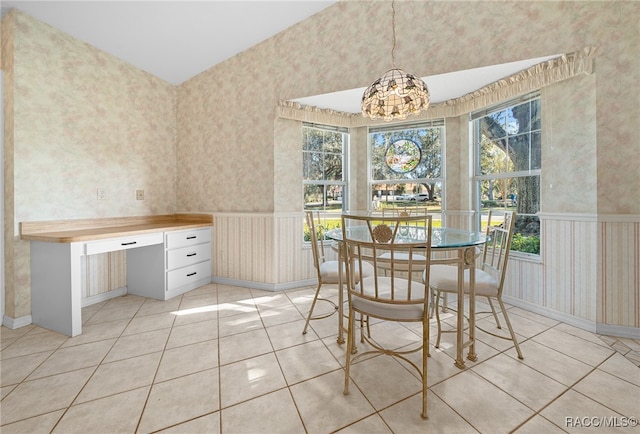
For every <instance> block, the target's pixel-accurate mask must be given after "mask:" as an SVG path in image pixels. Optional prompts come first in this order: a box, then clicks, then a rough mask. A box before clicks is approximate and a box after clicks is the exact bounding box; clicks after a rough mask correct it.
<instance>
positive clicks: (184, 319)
mask: <svg viewBox="0 0 640 434" xmlns="http://www.w3.org/2000/svg"><path fill="white" fill-rule="evenodd" d="M171 313H172V314H174V315H175V316H176V320H175V322H174V323H173V326H174V327H176V326H183V325H187V324H194V323H197V322H202V321H217V320H218V307H217V306H216V305H209V306H201V307H192V308H188V309H178V310H176V311H172V312H171Z"/></svg>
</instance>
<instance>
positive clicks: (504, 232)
mask: <svg viewBox="0 0 640 434" xmlns="http://www.w3.org/2000/svg"><path fill="white" fill-rule="evenodd" d="M496 217H497V216H496V215H495V214H494V213H492V212H491V211H489V215H488V220H487V232H486V233H487V239H488V240H489V241H487V242H486V243H485V245H484V250H483V253H482V263H481V266H480V268H481V269H482V270H483V271H486V272H487V273H490V274H492V275H493V277H494V278H495V279H496V281H497V282H498V294H500V295H501V294H502V287H503V286H504V279H505V276H506V272H507V264H508V263H509V251H510V250H511V240H512V238H513V232H514V230H515V222H516V213H515V212H514V211H505V212H504V220H502V221H500V222H499V223H496Z"/></svg>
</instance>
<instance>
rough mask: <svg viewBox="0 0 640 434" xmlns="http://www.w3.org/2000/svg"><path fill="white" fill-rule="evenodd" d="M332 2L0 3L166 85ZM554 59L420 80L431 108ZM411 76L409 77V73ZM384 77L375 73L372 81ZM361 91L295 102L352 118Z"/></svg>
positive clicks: (23, 0) (24, 0)
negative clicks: (109, 55) (425, 87)
mask: <svg viewBox="0 0 640 434" xmlns="http://www.w3.org/2000/svg"><path fill="white" fill-rule="evenodd" d="M334 3H336V1H315V0H297V1H271V0H262V1H244V0H235V1H219V0H210V1H202V0H201V1H89V0H87V1H31V0H14V1H11V0H2V3H1V5H2V15H3V16H4V14H5V13H7V12H8V11H9V10H10V9H11V8H17V9H20V10H21V11H23V12H24V13H26V14H28V15H31V16H32V17H34V18H36V19H38V20H40V21H43V22H45V23H47V24H49V25H51V26H53V27H55V28H57V29H59V30H62V31H63V32H65V33H68V34H70V35H72V36H74V37H75V38H77V39H80V40H82V41H84V42H87V43H89V44H91V45H93V46H95V47H97V48H99V49H101V50H103V51H105V52H107V53H110V54H112V55H114V56H116V57H118V58H120V59H122V60H124V61H126V62H128V63H130V64H132V65H134V66H136V67H138V68H140V69H142V70H144V71H147V72H149V73H151V74H153V75H155V76H157V77H159V78H162V79H164V80H166V81H167V82H169V83H172V84H175V85H177V84H180V83H182V82H184V81H185V80H188V79H189V78H191V77H193V76H195V75H197V74H199V73H201V72H203V71H205V70H207V69H209V68H211V67H213V66H215V65H217V64H218V63H221V62H223V61H224V60H226V59H228V58H230V57H233V56H234V55H236V54H238V53H240V52H242V51H244V50H246V49H248V48H250V47H252V46H253V45H256V44H258V43H260V42H262V41H264V40H266V39H268V38H270V37H272V36H274V35H275V34H277V33H279V32H281V31H283V30H285V29H287V28H288V27H291V26H293V25H294V24H296V23H298V22H300V21H302V20H304V19H306V18H308V17H310V16H311V15H313V14H315V13H316V12H319V11H321V10H323V9H325V8H327V7H329V6H331V5H332V4H334ZM558 56H559V55H558V54H555V55H551V56H546V57H540V58H535V59H525V60H518V61H515V62H512V63H506V64H502V65H493V66H488V67H483V68H476V69H471V70H465V71H456V72H451V73H447V74H440V75H435V76H430V77H423V79H424V81H425V82H426V84H427V86H428V88H429V92H430V97H431V102H432V103H438V102H442V101H446V100H449V99H452V98H457V97H460V96H463V95H465V94H467V93H469V92H473V91H475V90H477V89H479V88H481V87H483V86H486V85H488V84H490V83H493V82H495V81H497V80H500V79H501V78H504V77H507V76H510V75H512V74H515V73H517V72H519V71H521V70H523V69H526V68H529V67H530V66H533V65H535V64H537V63H540V62H543V61H545V60H548V59H551V58H554V57H558ZM409 72H411V71H409ZM382 73H384V71H383V70H380V74H382ZM367 85H369V83H363V87H362V88H358V89H350V90H344V91H341V92H334V93H330V94H324V95H316V96H310V97H306V98H299V99H296V100H294V101H296V102H299V103H301V104H304V105H311V106H315V107H319V108H326V109H333V110H337V111H342V112H349V113H359V112H360V100H361V98H362V93H363V91H364V90H365V88H366V86H367Z"/></svg>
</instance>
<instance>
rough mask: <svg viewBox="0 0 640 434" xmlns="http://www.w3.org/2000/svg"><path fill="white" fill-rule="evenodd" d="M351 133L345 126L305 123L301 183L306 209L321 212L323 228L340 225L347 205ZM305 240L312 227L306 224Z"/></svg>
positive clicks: (303, 128) (303, 127)
mask: <svg viewBox="0 0 640 434" xmlns="http://www.w3.org/2000/svg"><path fill="white" fill-rule="evenodd" d="M348 146H349V133H348V130H347V129H346V128H338V127H332V126H327V125H316V124H308V123H305V124H303V126H302V166H303V168H302V173H303V176H302V179H303V181H302V183H303V187H304V210H305V211H306V210H314V211H320V216H321V219H322V226H323V229H325V230H329V229H333V228H336V227H340V218H341V214H342V211H343V209H345V208H346V206H347V203H348V202H347V200H348V198H347V193H348V189H347V179H348V176H347V167H348V164H347V155H348V152H347V151H348ZM304 232H305V234H304V236H305V241H309V240H310V238H309V230H308V228H307V226H306V224H305V225H304Z"/></svg>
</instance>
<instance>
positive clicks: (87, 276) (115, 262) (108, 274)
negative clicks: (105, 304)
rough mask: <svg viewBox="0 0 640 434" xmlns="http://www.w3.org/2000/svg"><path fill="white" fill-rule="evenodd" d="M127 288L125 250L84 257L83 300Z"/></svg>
mask: <svg viewBox="0 0 640 434" xmlns="http://www.w3.org/2000/svg"><path fill="white" fill-rule="evenodd" d="M125 286H127V256H126V252H125V251H124V250H122V251H118V252H110V253H101V254H99V255H89V256H83V257H82V298H89V297H94V296H96V295H98V294H102V293H105V292H108V291H111V290H113V289H118V288H122V287H125Z"/></svg>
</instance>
